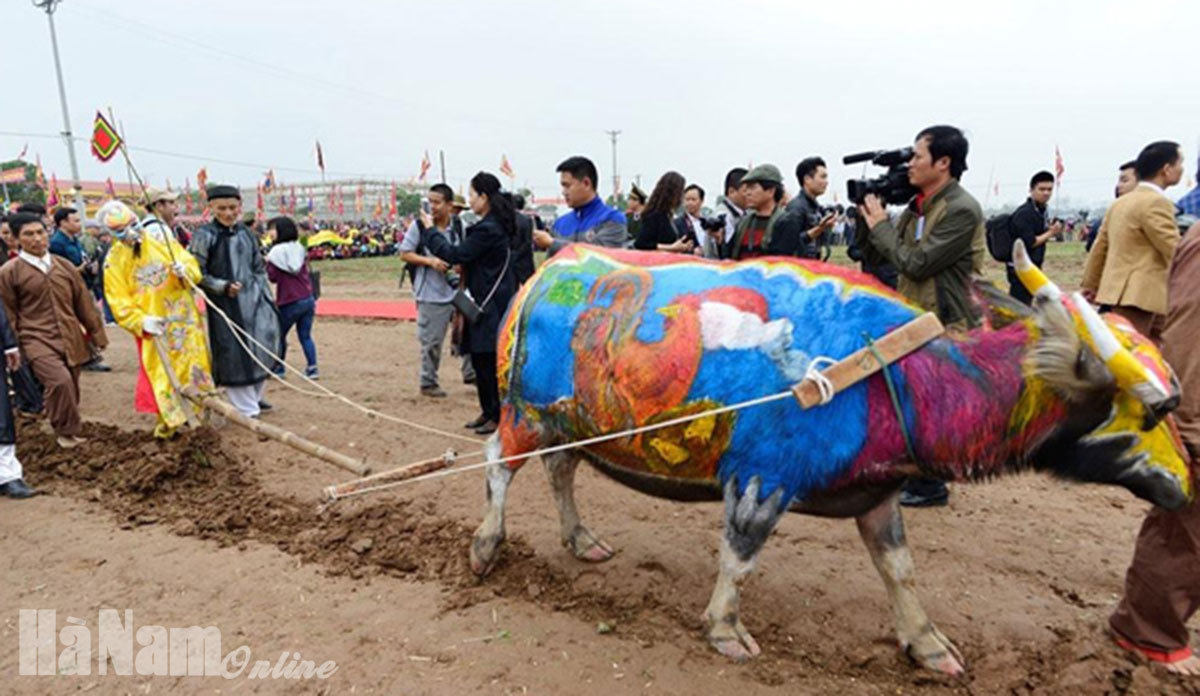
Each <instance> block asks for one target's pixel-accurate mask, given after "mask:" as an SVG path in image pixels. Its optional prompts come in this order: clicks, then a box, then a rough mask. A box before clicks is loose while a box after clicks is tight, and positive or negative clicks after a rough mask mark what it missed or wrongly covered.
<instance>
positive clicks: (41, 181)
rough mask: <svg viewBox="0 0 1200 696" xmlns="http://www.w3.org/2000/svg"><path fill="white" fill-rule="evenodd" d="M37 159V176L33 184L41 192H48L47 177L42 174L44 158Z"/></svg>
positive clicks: (38, 157)
mask: <svg viewBox="0 0 1200 696" xmlns="http://www.w3.org/2000/svg"><path fill="white" fill-rule="evenodd" d="M36 157H37V174H36V175H35V176H34V179H33V183H34V185H35V186H37V187H38V188H40V189H41V190H43V191H45V190H46V175H45V173H43V172H42V156H41V155H36Z"/></svg>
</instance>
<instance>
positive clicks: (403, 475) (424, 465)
mask: <svg viewBox="0 0 1200 696" xmlns="http://www.w3.org/2000/svg"><path fill="white" fill-rule="evenodd" d="M457 456H458V454H457V453H456V452H455V451H454V450H446V453H445V454H443V455H442V456H441V457H438V458H437V459H427V460H425V461H423V462H417V463H416V464H410V465H408V466H406V467H402V468H400V469H394V470H392V471H385V472H382V473H378V474H375V475H374V476H368V477H366V478H362V479H359V480H357V481H347V482H346V483H339V484H337V485H334V486H327V487H326V488H325V502H327V503H332V502H334V501H336V500H337V499H338V498H341V497H343V496H346V495H349V494H351V493H355V492H357V491H359V490H362V489H363V488H367V487H369V486H375V485H377V484H380V483H393V482H395V481H404V480H406V479H411V478H416V477H418V476H424V475H425V474H430V473H433V472H435V471H440V470H442V469H445V468H447V467H449V466H450V465H451V464H453V463H454V461H455V459H456V458H457Z"/></svg>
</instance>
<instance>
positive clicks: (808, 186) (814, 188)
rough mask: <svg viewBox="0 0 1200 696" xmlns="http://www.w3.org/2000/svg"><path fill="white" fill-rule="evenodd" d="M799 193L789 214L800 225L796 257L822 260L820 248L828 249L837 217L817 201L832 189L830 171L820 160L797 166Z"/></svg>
mask: <svg viewBox="0 0 1200 696" xmlns="http://www.w3.org/2000/svg"><path fill="white" fill-rule="evenodd" d="M796 179H797V180H798V181H799V182H800V194H799V195H797V196H796V197H795V198H793V199H792V200H790V201H788V204H787V212H788V213H790V214H791V215H792V217H793V218H794V219H795V220H796V222H797V223H798V224H799V225H800V230H799V235H798V236H797V241H798V244H799V247H798V249H797V251H796V256H802V257H804V258H809V259H819V258H821V247H823V246H829V240H828V238H827V237H826V235H827V234H828V233H829V231H830V230H831V229H833V223H834V222H836V221H837V214H836V213H834V212H827V211H824V210H822V208H821V204H819V203H817V199H818V198H820V197H821V196H823V195H825V191H826V189H828V188H829V170H828V168H827V167H826V166H825V160H823V159H821V158H820V157H807V158H805V159H803V160H801V161H800V164H797V165H796Z"/></svg>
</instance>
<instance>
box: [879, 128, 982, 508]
mask: <svg viewBox="0 0 1200 696" xmlns="http://www.w3.org/2000/svg"><path fill="white" fill-rule="evenodd" d="M966 170H967V139H966V137H965V136H963V134H962V131H960V130H959V129H957V128H954V127H953V126H930V127H929V128H926V129H924V130H922V131H921V132H920V133H917V138H916V140H915V141H914V143H913V155H912V158H911V159H910V160H909V169H908V181H909V183H910V184H912V185H913V187H914V188H916V189H917V195H916V196H915V197H914V198H913V200H912V201H911V202H910V203H909V204H908V207H907V208H905V210H904V212H903V213H901V214H900V219H899V221H898V222H897V223H896V224H895V225H893V224H892V222H891V220H890V219H889V218H888V214H887V211H886V210H885V209H884V206H883V203H881V202H880V200H879V198H878V197H876V196H874V195H870V194H869V195H867V196H866V197H865V198H864V200H863V203H862V205H861V206H859V213H860V217H861V219H862V221H863V224H865V226H866V229H868V230H870V232H869V233H868V235H867V239H869V241H870V244H871V246H873V247H874V248H875V249H876V250H877V251H879V252H880V253H881V254H882V255H883V256H884V257H886V258H887V260H889V261H891V262H892V264H893V265H895V266H896V270H897V271H898V272H899V274H900V278H899V287H898V289H899V290H900V293H901V294H902V295H904V297H905V298H907V299H908V300H909V301H910V302H913V303H915V304H917V305H920V306H921V307H923V308H924V309H926V310H927V311H930V312H935V313H936V314H937V316H938V318H939V319H941V320H942V324H944V325H945V326H946V328H948V329H960V330H961V329H969V328H974V327H976V326H979V323H980V312H979V309H978V308H977V307H976V306H975V304H974V303H973V302H972V301H971V286H970V282H971V276H972V274H978V273H981V272H982V271H983V262H984V254H985V251H986V244H985V240H984V224H983V211H982V210H981V209H980V207H979V202H978V201H976V200H975V198H974V197H972V196H971V194H969V193H967V190H966V189H964V188H963V187H962V186H961V185H959V183H958V180H959V178H960V177H961V176H962V173H963V172H964V171H966ZM862 237H863V235H862V231H861V230H860V232H859V238H860V239H862ZM948 498H949V491H948V490H947V489H946V485H945V484H944V483H942V482H941V481H937V480H933V479H909V481H908V482H907V483H906V484H905V487H904V491H903V492H902V493H901V496H900V502H901V504H902V505H909V506H914V507H923V506H932V505H945V504H946V502H947V500H948Z"/></svg>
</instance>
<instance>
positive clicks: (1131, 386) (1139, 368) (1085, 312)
mask: <svg viewBox="0 0 1200 696" xmlns="http://www.w3.org/2000/svg"><path fill="white" fill-rule="evenodd" d="M1071 299H1073V300H1074V301H1075V308H1076V309H1077V310H1078V311H1079V316H1080V318H1082V319H1083V326H1084V328H1086V329H1087V332H1088V334H1089V335H1090V336H1091V337H1092V344H1093V345H1095V347H1096V352H1097V353H1099V354H1100V359H1101V360H1103V361H1104V364H1105V365H1107V366H1108V370H1109V372H1111V373H1112V375H1113V377H1114V378H1116V380H1117V386H1118V387H1120V388H1121V389H1123V390H1125V391H1127V392H1129V393H1131V394H1133V395H1134V396H1136V397H1137V398H1138V399H1140V400H1141V402H1142V403H1144V404H1146V405H1147V406H1150V407H1151V408H1154V407H1156V406H1157V405H1159V404H1161V403H1163V402H1165V401H1167V400H1168V399H1170V398H1171V393H1170V392H1169V391H1167V388H1166V387H1165V386H1163V383H1162V382H1161V381H1160V380H1159V379H1158V376H1157V375H1155V374H1154V372H1152V371H1151V370H1149V369H1148V368H1147V367H1146V366H1145V365H1143V364H1141V363H1140V362H1138V360H1137V358H1135V357H1133V353H1131V352H1129V351H1128V350H1126V348H1125V347H1124V346H1122V345H1121V344H1120V342H1119V341H1117V337H1116V336H1114V335H1113V332H1112V329H1110V328H1109V327H1108V324H1105V323H1104V320H1103V319H1101V318H1100V314H1099V312H1097V311H1096V310H1095V309H1094V308H1093V307H1092V305H1090V304H1088V301H1087V300H1085V299H1084V298H1083V295H1081V294H1079V293H1075V294H1074V295H1072V296H1071Z"/></svg>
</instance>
